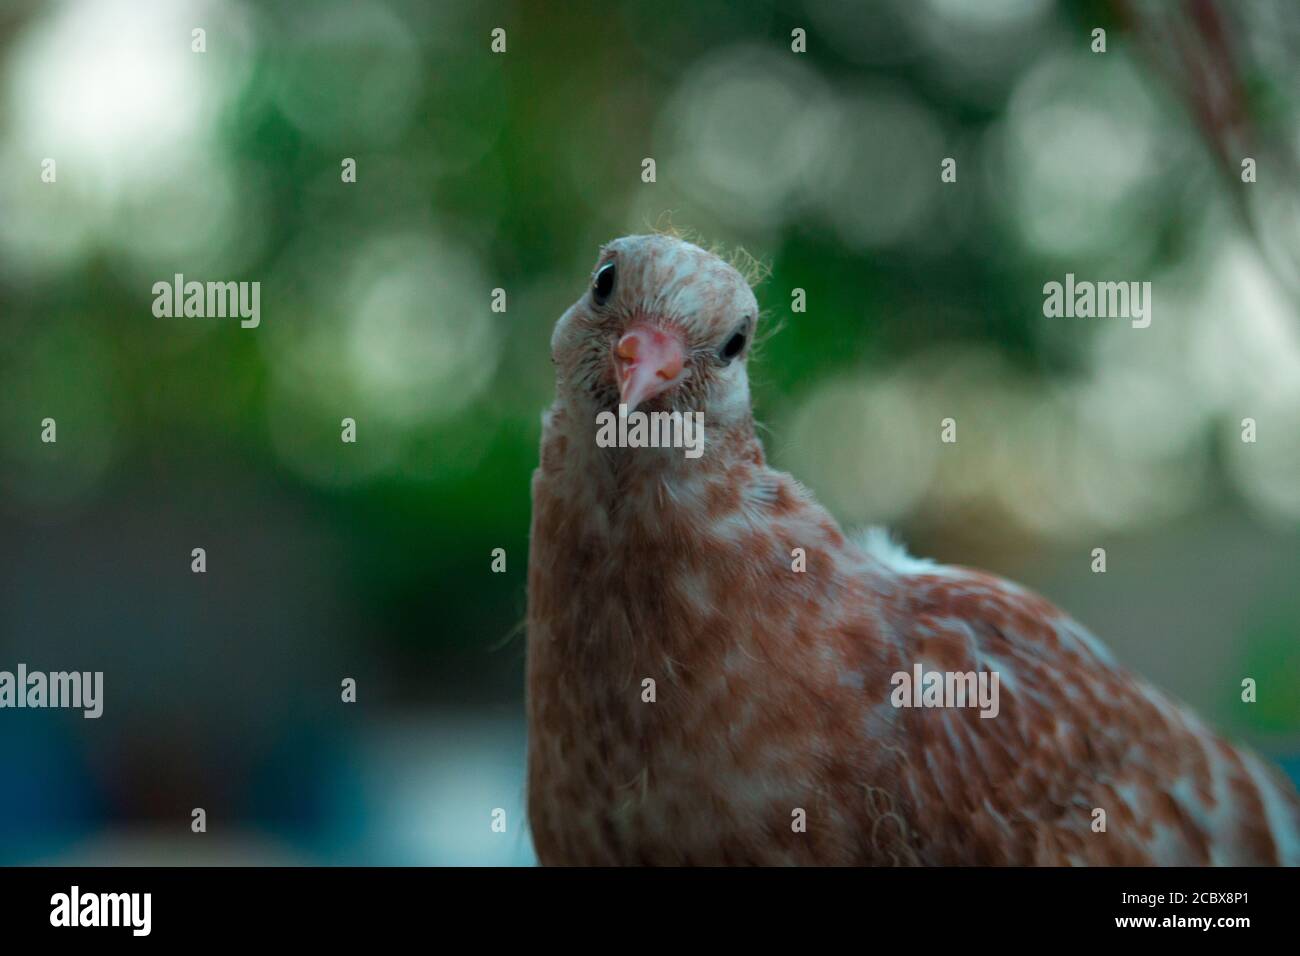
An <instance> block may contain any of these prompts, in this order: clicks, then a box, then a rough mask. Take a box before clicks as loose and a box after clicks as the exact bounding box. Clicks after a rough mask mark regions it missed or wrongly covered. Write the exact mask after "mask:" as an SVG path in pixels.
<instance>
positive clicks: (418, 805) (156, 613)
mask: <svg viewBox="0 0 1300 956" xmlns="http://www.w3.org/2000/svg"><path fill="white" fill-rule="evenodd" d="M196 27H201V28H203V29H204V30H206V43H207V52H206V53H202V54H197V53H194V52H192V51H191V31H192V30H193V29H194V28H196ZM497 27H501V28H504V29H505V30H506V38H507V52H506V53H504V54H493V53H492V52H491V51H490V48H489V44H490V32H491V31H492V30H493V29H494V28H497ZM1094 27H1102V28H1104V29H1106V30H1107V46H1108V49H1107V52H1106V53H1105V54H1094V53H1093V52H1091V51H1090V48H1089V45H1090V42H1091V37H1090V31H1091V30H1092V29H1093V28H1094ZM795 28H801V29H804V30H806V31H807V49H808V52H807V53H806V54H802V55H800V54H796V53H793V52H792V51H791V30H793V29H795ZM1298 51H1300V8H1298V7H1297V6H1296V4H1295V3H1294V2H1293V0H1275V2H1274V0H1252V2H1249V3H1227V2H1222V3H1211V2H1187V3H1180V2H1160V3H1128V2H1094V3H1064V2H1053V0H874V2H859V0H805V2H791V3H788V4H777V3H773V2H762V0H754V2H735V3H725V2H721V0H694V2H684V0H683V2H680V3H679V2H673V0H660V2H654V3H619V2H610V0H601V2H594V0H593V2H570V3H564V4H543V3H527V4H526V3H516V4H503V3H480V2H468V0H462V2H417V0H312V2H301V0H283V2H265V3H252V2H233V0H156V2H155V0H62V2H37V0H4V2H3V4H2V5H0V321H2V325H0V668H7V669H12V668H13V667H14V666H15V665H16V664H17V663H18V662H20V661H21V662H24V663H26V664H27V665H28V666H29V667H30V668H32V669H41V670H62V669H76V670H103V671H104V672H105V683H106V689H105V715H104V716H103V717H102V718H101V719H99V720H98V721H91V720H84V719H82V717H81V716H80V713H79V712H59V711H13V710H9V711H0V862H3V863H109V862H171V863H214V862H215V863H222V862H231V863H234V862H240V863H245V862H251V863H262V862H265V863H364V864H388V863H421V864H422V863H429V864H497V863H529V862H531V861H532V860H533V855H532V850H531V847H530V844H529V840H528V836H527V833H526V829H525V821H524V815H523V764H524V739H525V738H524V722H523V702H522V696H523V656H524V646H523V640H522V635H521V633H520V624H521V620H522V616H523V611H524V580H525V571H526V567H525V565H526V554H527V531H528V520H529V501H528V479H529V474H530V472H531V469H532V468H533V467H534V464H535V458H536V449H537V442H538V437H539V413H540V412H541V410H542V409H543V408H544V407H545V405H546V404H547V403H548V401H549V397H550V393H551V387H552V382H551V378H550V375H551V370H550V364H549V362H548V361H547V341H548V338H549V335H550V330H551V326H552V324H553V322H554V320H555V319H556V317H558V316H559V314H560V313H561V312H562V311H563V310H564V308H565V307H566V306H567V305H568V304H569V303H571V302H572V301H573V300H574V299H576V298H577V297H578V296H579V295H580V294H581V293H582V292H583V289H584V287H585V283H586V281H587V276H588V273H589V270H590V268H591V265H592V262H593V261H594V258H595V254H596V250H597V248H598V246H599V245H600V244H601V243H602V242H604V241H606V240H608V239H610V238H612V237H614V236H617V235H621V234H625V233H629V232H638V231H646V230H647V228H649V227H651V226H654V225H664V224H665V223H666V222H671V223H672V224H673V225H675V226H677V227H684V228H688V229H691V230H694V231H695V232H696V233H698V234H699V235H700V236H702V237H704V238H706V239H708V240H711V241H718V242H721V243H724V244H726V245H728V246H732V247H735V246H740V247H743V248H744V249H745V250H747V251H748V252H750V253H752V254H753V255H755V256H757V257H758V258H759V259H761V260H762V261H764V262H765V263H767V264H768V265H770V266H771V275H770V276H769V277H768V278H767V279H766V281H764V282H763V283H762V285H760V286H759V288H758V290H757V291H758V296H759V300H760V303H761V304H762V305H763V306H764V309H765V311H766V315H767V317H766V322H767V328H768V330H769V331H771V330H778V329H779V331H776V332H775V334H773V335H771V336H770V337H769V338H768V340H767V342H766V344H765V345H764V346H763V348H762V350H761V352H760V353H759V355H758V357H757V358H756V359H755V361H754V362H753V363H752V378H753V382H754V393H755V403H756V408H757V414H758V416H759V418H760V419H761V420H762V422H763V423H764V425H765V429H766V430H765V435H766V441H767V445H768V449H769V454H770V456H771V458H772V459H774V461H775V463H776V464H777V465H778V466H780V467H783V468H785V469H787V470H790V471H792V472H794V473H795V474H796V475H797V476H799V477H800V478H802V479H803V480H805V481H806V483H807V484H809V485H810V486H811V487H812V489H813V490H814V491H815V492H816V493H817V494H818V495H819V496H820V497H821V499H822V500H823V502H824V503H825V504H827V505H828V506H829V507H831V508H832V509H833V511H834V512H835V513H836V514H837V515H838V516H839V518H840V519H841V520H842V521H844V522H845V523H847V524H850V525H860V524H867V523H886V524H889V525H891V526H892V527H894V528H896V529H897V530H898V531H899V532H900V533H901V535H902V536H903V537H904V538H905V539H906V540H907V541H908V543H909V545H910V547H911V550H912V551H913V552H915V553H919V554H924V555H928V556H932V557H936V558H939V559H941V560H945V561H952V562H956V563H962V564H974V565H981V566H984V567H987V568H991V569H993V570H995V571H997V572H1000V573H1003V574H1006V575H1008V576H1010V577H1013V578H1015V579H1017V580H1020V581H1022V582H1025V583H1027V584H1029V585H1030V586H1032V587H1034V588H1036V589H1039V590H1040V591H1042V592H1044V593H1045V594H1046V595H1048V596H1049V597H1050V598H1052V599H1053V600H1055V601H1056V602H1058V603H1060V604H1061V605H1063V606H1065V607H1066V608H1068V609H1070V610H1071V611H1072V612H1073V613H1074V614H1075V615H1076V616H1077V617H1078V618H1079V619H1080V620H1082V621H1083V622H1084V623H1085V624H1086V625H1088V626H1089V627H1091V628H1092V629H1094V630H1095V631H1096V632H1097V633H1098V634H1099V635H1100V636H1101V637H1102V638H1103V639H1104V640H1106V641H1107V642H1108V643H1109V644H1110V645H1111V646H1112V647H1113V648H1114V649H1115V651H1116V652H1117V654H1118V655H1119V656H1120V657H1121V658H1122V659H1123V660H1125V661H1126V662H1128V663H1130V664H1131V665H1132V666H1133V667H1135V668H1136V669H1138V670H1139V671H1141V672H1142V673H1144V674H1145V675H1147V676H1148V677H1150V678H1151V679H1153V680H1154V681H1155V682H1157V683H1158V684H1159V685H1161V686H1163V687H1164V688H1166V689H1167V690H1169V691H1171V692H1173V693H1174V694H1176V695H1177V696H1179V697H1181V698H1183V699H1185V700H1186V701H1188V702H1190V703H1191V704H1192V705H1194V706H1195V707H1196V708H1197V709H1198V710H1200V711H1201V712H1202V713H1203V714H1204V715H1205V716H1206V717H1207V718H1208V719H1209V720H1211V721H1212V722H1213V723H1214V724H1216V725H1217V726H1218V727H1220V728H1221V729H1223V730H1224V731H1226V732H1228V733H1229V734H1231V735H1233V736H1235V737H1237V738H1239V739H1244V740H1246V741H1248V742H1250V743H1251V744H1253V745H1254V746H1256V747H1258V748H1259V749H1261V750H1262V751H1264V752H1266V753H1268V754H1269V755H1270V756H1272V757H1274V758H1275V759H1277V760H1279V761H1281V762H1283V763H1284V765H1286V766H1288V768H1289V771H1290V772H1291V773H1292V775H1293V776H1295V775H1296V774H1297V770H1298V769H1300V694H1298V693H1297V689H1298V688H1300V636H1298V635H1300V587H1297V580H1298V578H1300V307H1298V302H1300V298H1298V296H1300V291H1298V289H1300V281H1298V279H1297V276H1298V274H1300V268H1297V262H1298V258H1297V256H1298V253H1300V187H1298V186H1297V170H1298V168H1300V164H1298V163H1297V155H1298V154H1300V56H1298V55H1297V53H1298ZM1246 156H1250V157H1252V158H1254V159H1255V160H1256V161H1257V164H1258V181H1257V182H1255V183H1253V184H1244V183H1242V182H1241V180H1240V175H1239V173H1240V161H1241V159H1242V158H1243V157H1246ZM345 157H351V158H355V160H356V162H357V170H358V177H357V182H356V183H355V184H345V183H343V182H341V176H340V164H341V162H342V160H343V159H344V158H345ZM645 157H653V158H654V159H655V160H656V164H657V182H655V183H653V184H647V183H643V182H642V181H641V175H640V174H641V161H642V159H643V158H645ZM944 157H954V158H956V159H957V162H958V181H957V183H956V184H944V183H941V182H940V177H939V164H940V161H941V159H942V158H944ZM46 158H54V159H55V160H56V162H57V177H58V178H57V183H55V184H47V183H43V182H42V181H41V178H40V173H41V163H42V160H44V159H46ZM178 272H179V273H184V274H185V276H186V277H187V278H191V279H200V280H245V281H254V280H256V281H260V282H261V283H262V324H261V327H260V328H258V329H256V330H244V329H241V328H240V327H239V325H238V323H237V322H235V321H232V320H219V319H183V318H182V319H159V318H155V317H154V316H153V315H152V311H151V306H152V292H151V287H152V285H153V283H154V282H157V281H160V280H161V281H169V280H170V278H171V277H172V276H173V275H174V274H175V273H178ZM1066 272H1073V273H1075V274H1076V275H1077V276H1078V277H1079V278H1081V279H1094V280H1104V279H1109V280H1133V281H1150V282H1152V283H1153V287H1154V320H1153V322H1152V325H1151V327H1150V328H1148V329H1145V330H1137V329H1133V328H1132V327H1131V326H1130V324H1129V322H1128V321H1126V320H1123V319H1045V318H1044V317H1043V315H1042V301H1043V300H1042V286H1043V284H1044V283H1045V282H1048V281H1052V280H1057V281H1060V280H1062V279H1063V278H1064V275H1065V273H1066ZM796 287H798V288H802V289H804V290H806V294H807V302H808V308H807V312H806V313H798V314H797V313H793V312H792V311H791V290H792V289H794V288H796ZM494 288H503V289H505V290H506V293H507V311H506V312H505V313H493V312H492V311H491V309H490V304H491V295H492V290H493V289H494ZM47 416H48V417H53V418H55V419H56V421H57V423H58V424H57V427H58V442H57V444H53V445H50V444H43V443H41V442H40V440H39V432H40V421H41V420H42V419H43V418H45V417H47ZM947 416H953V417H955V418H957V420H958V422H959V440H958V443H957V444H956V445H952V446H945V445H941V444H940V443H939V442H938V441H937V438H938V430H939V424H938V423H939V421H940V419H942V418H944V417H947ZM344 417H352V418H355V419H356V421H357V423H358V441H357V443H356V444H355V445H344V444H342V443H341V442H340V421H341V419H343V418H344ZM1245 417H1251V418H1254V419H1255V420H1256V422H1257V428H1258V441H1257V442H1256V443H1254V444H1248V443H1243V442H1242V441H1241V440H1240V435H1241V420H1242V419H1243V418H1245ZM194 547H204V548H206V550H207V554H208V571H207V573H206V574H203V575H196V574H192V573H191V571H190V552H191V549H192V548H194ZM498 547H500V548H505V549H506V552H507V571H506V573H505V574H493V573H491V572H490V567H489V566H490V554H491V551H492V549H493V548H498ZM1094 547H1104V548H1106V550H1107V561H1108V571H1107V573H1106V574H1094V573H1091V571H1090V563H1091V550H1092V548H1094ZM1246 676H1249V677H1253V678H1254V679H1256V680H1257V681H1258V686H1259V701H1258V703H1256V704H1253V705H1247V704H1243V703H1241V701H1240V696H1239V695H1240V681H1241V679H1242V678H1243V677H1246ZM344 677H353V678H355V679H356V680H357V681H358V701H357V703H355V704H343V703H341V701H340V681H341V680H342V678H344ZM194 807H203V808H204V809H205V810H206V811H207V814H208V832H207V833H206V834H205V835H202V836H197V835H193V834H191V832H190V811H191V809H192V808H194ZM498 807H499V808H502V809H504V810H505V811H506V813H507V833H506V834H504V835H502V834H496V833H493V832H491V830H490V828H489V823H490V814H491V812H492V810H493V809H494V808H498Z"/></svg>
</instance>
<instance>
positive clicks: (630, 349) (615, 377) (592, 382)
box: [551, 235, 758, 428]
mask: <svg viewBox="0 0 1300 956" xmlns="http://www.w3.org/2000/svg"><path fill="white" fill-rule="evenodd" d="M757 321H758V303H757V301H756V300H755V299H754V293H753V291H752V290H751V289H750V287H749V283H748V282H746V281H745V278H744V277H743V276H742V275H741V274H740V273H739V272H738V271H737V270H736V269H735V268H734V267H733V266H731V265H730V264H729V263H727V262H726V261H725V260H723V259H722V258H720V257H719V256H717V255H715V254H713V253H711V252H707V251H706V250H704V249H701V248H700V247H699V246H696V245H692V244H691V243H689V242H685V241H683V240H681V239H677V238H675V237H672V236H665V235H648V236H625V237H623V238H622V239H615V240H614V241H613V242H610V243H608V244H607V245H605V247H604V248H602V249H601V251H600V255H599V257H598V258H597V260H596V264H595V266H594V268H593V269H592V273H591V281H590V282H589V283H588V285H587V289H586V291H585V292H584V293H583V294H582V297H581V298H580V299H578V301H577V302H575V303H574V304H573V305H572V306H570V307H569V309H568V311H567V312H565V313H564V315H563V316H562V317H561V318H560V321H559V322H558V323H557V324H556V327H555V333H554V335H553V336H552V338H551V359H552V361H553V362H554V363H555V366H556V375H557V379H558V387H559V390H560V394H561V395H562V396H563V397H564V398H566V399H567V400H568V401H569V402H571V403H574V404H576V405H577V406H578V407H579V408H581V409H582V410H583V411H584V412H587V411H590V412H591V413H593V414H595V413H597V412H600V411H603V410H614V409H615V408H616V407H617V406H618V405H620V404H622V405H626V406H627V407H628V411H629V412H631V411H635V410H636V409H637V408H641V409H645V410H651V409H653V410H667V411H681V412H703V413H704V416H705V421H706V422H708V423H709V424H710V425H711V426H715V427H722V428H725V427H727V426H729V425H732V424H736V423H738V422H742V421H745V420H747V419H748V418H749V414H750V410H749V380H748V378H747V376H746V374H745V362H746V359H747V358H748V357H749V351H750V346H751V344H752V342H753V339H754V331H755V326H756V324H757Z"/></svg>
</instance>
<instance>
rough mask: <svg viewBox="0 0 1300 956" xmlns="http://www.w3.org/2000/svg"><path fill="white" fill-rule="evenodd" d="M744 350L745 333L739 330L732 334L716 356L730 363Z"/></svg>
mask: <svg viewBox="0 0 1300 956" xmlns="http://www.w3.org/2000/svg"><path fill="white" fill-rule="evenodd" d="M744 348H745V332H744V330H743V329H741V330H740V331H737V332H733V333H732V335H731V338H729V339H727V343H726V344H725V345H724V346H722V350H721V351H720V352H718V355H719V356H720V357H721V358H722V360H723V361H724V362H730V361H731V360H732V359H734V358H735V357H736V356H737V355H739V354H740V353H741V351H742V350H744Z"/></svg>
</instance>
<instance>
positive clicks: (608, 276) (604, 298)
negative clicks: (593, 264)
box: [591, 262, 614, 305]
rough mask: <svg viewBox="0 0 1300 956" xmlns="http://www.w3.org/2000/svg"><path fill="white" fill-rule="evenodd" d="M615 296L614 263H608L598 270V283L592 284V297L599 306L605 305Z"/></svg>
mask: <svg viewBox="0 0 1300 956" xmlns="http://www.w3.org/2000/svg"><path fill="white" fill-rule="evenodd" d="M613 294H614V263H612V262H606V263H605V264H604V265H603V266H601V267H600V268H599V269H597V270H596V281H595V282H593V283H592V284H591V297H592V298H593V299H595V300H596V304H597V305H604V304H605V303H606V302H608V301H609V297H610V296H611V295H613Z"/></svg>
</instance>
